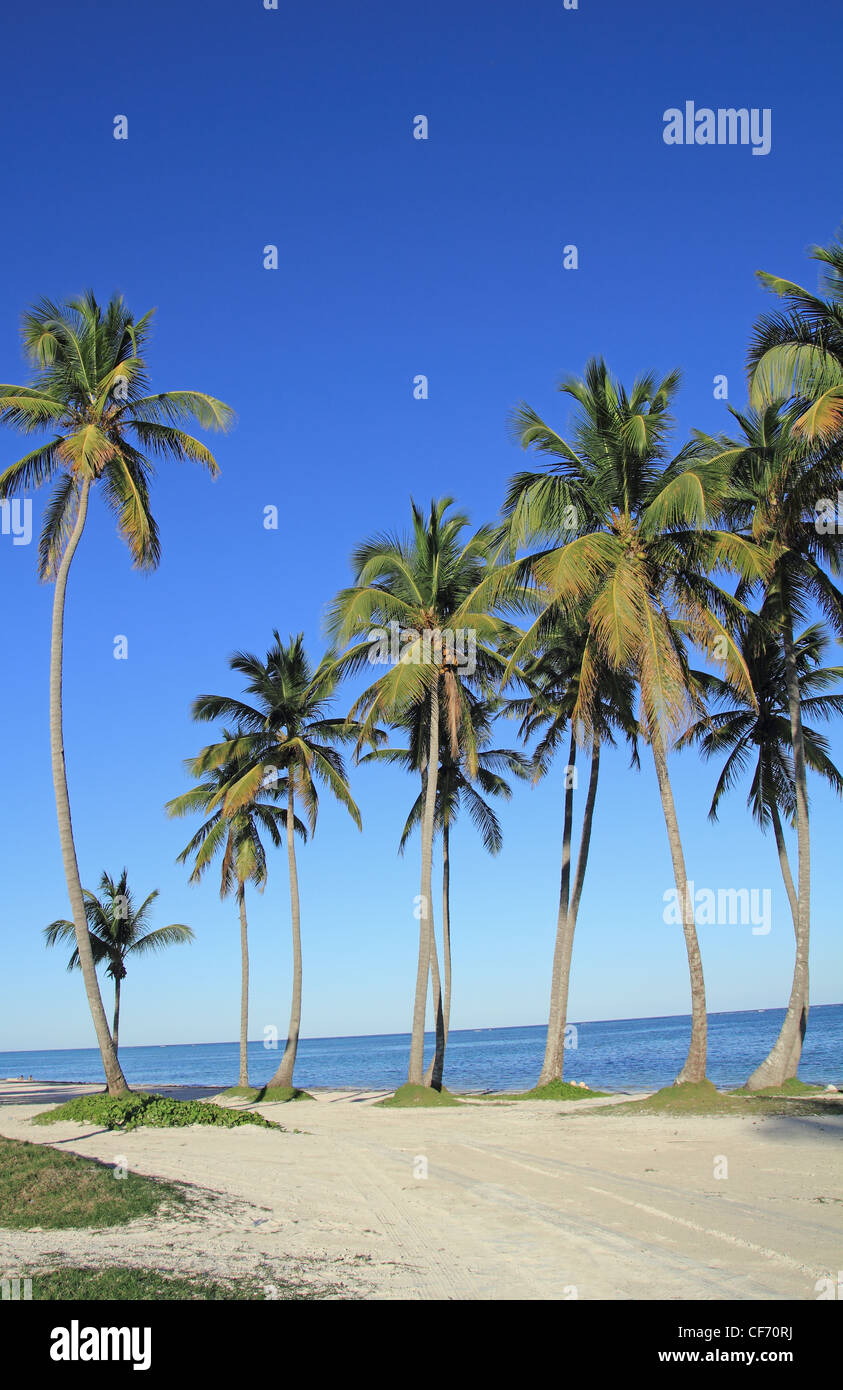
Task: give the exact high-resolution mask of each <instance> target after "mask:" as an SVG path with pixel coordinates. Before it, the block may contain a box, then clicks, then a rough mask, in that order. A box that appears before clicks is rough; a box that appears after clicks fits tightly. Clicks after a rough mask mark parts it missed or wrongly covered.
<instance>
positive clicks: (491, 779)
mask: <svg viewBox="0 0 843 1390" xmlns="http://www.w3.org/2000/svg"><path fill="white" fill-rule="evenodd" d="M461 697H462V706H463V708H462V713H461V717H460V723H459V753H458V756H457V757H456V758H455V757H454V755H453V752H452V750H451V747H450V745H449V744H445V745H444V746H442V747H441V748H440V750H439V773H438V777H437V785H436V810H435V816H434V833H435V834H436V833H440V834H441V836H442V958H443V967H444V968H443V977H444V986H442V984H441V983H440V979H439V969H438V959H437V952H436V951H435V950H433V951H432V953H431V959H430V967H431V977H432V979H431V983H432V986H433V1005H434V1013H435V1014H436V1015H438V1014H439V1012H440V1008H441V1015H442V1031H443V1035H444V1046H447V1043H448V1033H449V1031H450V1026H451V983H452V972H451V830H452V828H453V827H454V825H455V824H456V822H457V819H458V817H459V813H460V810H461V809H462V808H463V807H464V808H465V810H466V811H467V812H468V816H469V819H470V820H471V822H472V824H473V825H474V827H475V829H476V830H477V831H478V832H479V834H480V836H481V838H482V840H483V845H484V847H485V849H486V850H487V852H488V853H489V854H493V855H496V854H498V853H500V850H501V848H502V846H503V834H502V831H501V827H500V822H499V820H498V818H497V815H496V814H495V811H494V808H493V807H492V806H491V805H490V803H489V800H488V799H487V798H490V797H500V798H502V799H503V800H505V801H509V800H510V798H511V796H512V788H511V787H510V785H509V783H508V782H507V781H506V779H505V778H504V776H503V775H502V774H503V773H504V772H509V773H511V774H512V775H514V776H516V777H521V778H525V777H528V776H529V763H528V760H527V759H526V758H525V756H524V754H523V753H520V752H518V751H517V750H515V749H512V748H490V747H489V746H488V745H489V744H490V743H491V740H492V721H493V718H494V716H495V714H496V712H497V708H498V704H497V702H495V701H491V700H482V699H479V698H478V697H476V696H474V695H472V694H471V692H470V691H468V690H465V689H463V690H462V691H461ZM440 703H444V695H443V693H442V692H441V691H440ZM426 715H427V708H426V706H424V705H414V706H413V707H412V708H411V709H410V710H408V711H407V712H406V713H405V714H404V715H403V716H402V717H401V718H400V719H399V720H398V721H397V724H396V727H401V728H403V729H404V731H405V732H406V734H407V736H408V747H406V748H378V749H375V750H373V751H372V752H370V753H368V754H366V755H365V756H364V757H363V758H362V759H361V762H369V761H371V760H376V761H378V762H387V763H391V764H394V765H397V766H399V767H403V768H405V769H406V770H407V771H408V772H412V773H415V774H418V773H420V772H421V769H422V766H423V764H424V761H425V754H426V750H427V747H428V731H427V728H426V723H427V720H426ZM426 789H427V787H426V772H423V773H422V774H421V791H420V792H419V795H418V796H417V797H416V799H415V801H414V802H413V805H412V806H411V808H410V813H409V815H408V816H407V820H406V822H405V824H404V829H403V831H402V834H401V839H400V841H399V844H398V849H399V853H401V854H403V853H404V851H405V849H406V848H407V845H408V843H409V841H410V837H411V835H412V833H413V831H414V830H415V829H416V828H417V827H419V826H420V825H421V824H422V820H423V817H424V806H425V798H426ZM440 993H441V1000H440ZM434 1060H435V1059H434ZM433 1069H434V1061H431V1062H430V1064H429V1066H428V1070H427V1072H426V1073H425V1085H428V1086H429V1085H430V1084H431V1081H432V1079H433Z"/></svg>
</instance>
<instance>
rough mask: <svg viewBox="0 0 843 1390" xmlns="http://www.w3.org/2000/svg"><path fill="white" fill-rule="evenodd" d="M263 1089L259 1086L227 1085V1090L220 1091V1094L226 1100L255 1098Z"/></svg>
mask: <svg viewBox="0 0 843 1390" xmlns="http://www.w3.org/2000/svg"><path fill="white" fill-rule="evenodd" d="M262 1094H263V1091H262V1089H261V1087H260V1086H229V1088H228V1090H227V1091H221V1092H220V1095H221V1096H223V1097H224V1099H226V1100H251V1101H255V1100H257V1098H258V1096H260V1095H262Z"/></svg>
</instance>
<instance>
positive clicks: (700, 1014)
mask: <svg viewBox="0 0 843 1390" xmlns="http://www.w3.org/2000/svg"><path fill="white" fill-rule="evenodd" d="M650 747H651V748H652V750H653V762H654V763H655V765H656V777H657V779H658V784H659V792H660V794H661V802H662V811H663V813H664V822H665V825H666V826H667V838H668V842H669V844H670V857H671V860H672V861H673V879H674V882H675V884H676V892H677V894H678V896H679V901H680V903H681V904H682V930H683V932H684V934H685V949H686V951H687V953H688V970H689V972H690V976H691V1041H690V1044H689V1046H688V1056H687V1057H686V1058H685V1064H684V1066H683V1067H682V1070H681V1071H680V1073H679V1075H678V1076H677V1078H676V1081H675V1082H674V1085H677V1086H678V1085H681V1084H682V1083H683V1082H685V1081H691V1082H695V1081H704V1080H705V1067H706V1055H707V1050H708V1019H707V1017H706V1012H705V980H704V978H703V968H702V956H701V955H700V943H699V941H698V940H697V928H696V923H695V921H694V904H693V903H692V902H691V901H690V896H689V893H688V875H687V872H686V870H685V856H684V854H683V852H682V840H681V837H680V834H679V821H678V820H677V817H676V806H675V804H674V801H673V790H672V788H671V785H670V776H669V774H668V770H667V758H666V757H665V752H664V746H663V744H662V741H661V733H660V732H659V730H658V729H653V730H651V732H650Z"/></svg>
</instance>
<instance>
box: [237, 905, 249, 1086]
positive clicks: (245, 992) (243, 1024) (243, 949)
mask: <svg viewBox="0 0 843 1390" xmlns="http://www.w3.org/2000/svg"><path fill="white" fill-rule="evenodd" d="M237 905H238V907H239V909H240V1079H239V1081H238V1082H237V1084H238V1086H248V1085H249V933H248V925H247V922H246V886H245V884H243V883H238V885H237Z"/></svg>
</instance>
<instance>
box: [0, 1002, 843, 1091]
mask: <svg viewBox="0 0 843 1390" xmlns="http://www.w3.org/2000/svg"><path fill="white" fill-rule="evenodd" d="M783 1018H784V1010H783V1009H764V1010H759V1011H753V1012H751V1013H724V1014H711V1015H709V1020H708V1024H709V1063H708V1074H709V1076H710V1077H711V1080H712V1081H713V1082H714V1083H715V1085H718V1086H739V1085H742V1084H743V1082H744V1081H746V1079H747V1077H748V1076H749V1074H750V1072H751V1071H752V1070H753V1069H754V1068H755V1067H756V1066H757V1065H758V1063H759V1062H760V1061H762V1060H763V1058H764V1057H765V1056H766V1054H767V1052H768V1051H769V1049H770V1047H771V1046H772V1044H773V1042H774V1041H775V1038H776V1034H777V1033H778V1030H779V1027H780V1025H781V1022H782V1019H783ZM690 1031H691V1020H690V1017H689V1016H683V1015H678V1016H676V1017H673V1018H626V1019H610V1020H606V1021H603V1022H597V1023H581V1024H578V1025H577V1033H576V1041H577V1047H576V1048H570V1049H569V1050H568V1052H567V1054H566V1060H565V1075H566V1078H567V1079H568V1080H571V1081H585V1082H586V1083H587V1084H588V1085H589V1086H594V1087H598V1088H599V1089H600V1090H607V1091H612V1090H615V1091H629V1090H636V1089H640V1088H645V1089H650V1088H655V1087H658V1086H665V1085H668V1084H669V1083H670V1082H671V1081H673V1079H674V1077H675V1076H676V1073H677V1072H678V1070H679V1068H680V1067H681V1065H682V1062H683V1061H684V1059H685V1052H686V1050H687V1046H688V1038H689V1036H690ZM544 1038H545V1028H544V1027H542V1026H536V1027H528V1028H481V1029H455V1030H454V1031H453V1032H452V1033H451V1036H450V1038H449V1040H448V1053H447V1058H446V1067H445V1080H446V1083H447V1084H448V1085H449V1086H451V1087H452V1088H455V1089H457V1090H511V1089H523V1088H524V1087H527V1086H530V1085H532V1084H533V1083H534V1082H535V1080H536V1078H537V1076H538V1073H539V1067H540V1065H541V1059H542V1054H543V1051H544ZM430 1041H431V1043H432V1039H431V1040H430ZM409 1048H410V1038H409V1034H404V1033H395V1034H378V1035H374V1036H372V1037H361V1038H305V1039H303V1040H302V1041H301V1042H300V1044H299V1053H298V1062H297V1065H296V1082H297V1084H298V1085H299V1086H305V1087H310V1088H313V1087H318V1086H328V1087H350V1088H357V1087H359V1088H363V1089H365V1088H369V1089H381V1088H385V1087H390V1088H392V1087H395V1086H400V1085H401V1083H402V1082H403V1081H405V1080H406V1075H407V1059H408V1055H409ZM238 1056H239V1049H238V1047H237V1044H236V1043H234V1042H226V1043H191V1044H173V1045H172V1046H167V1047H124V1048H121V1049H120V1060H121V1062H122V1064H123V1069H124V1071H125V1073H126V1078H127V1080H128V1081H129V1082H130V1083H141V1082H149V1083H157V1084H159V1085H163V1084H164V1083H170V1084H172V1085H195V1086H199V1085H208V1086H230V1085H232V1084H233V1083H234V1082H236V1080H237V1070H238ZM279 1057H280V1053H279V1052H277V1051H272V1050H267V1049H265V1048H264V1046H263V1044H262V1043H259V1042H256V1043H250V1044H249V1069H250V1079H251V1081H252V1083H253V1084H257V1085H260V1084H262V1083H263V1082H266V1081H268V1080H269V1078H270V1076H271V1075H272V1074H273V1072H274V1071H275V1069H276V1067H277V1065H278V1061H279ZM799 1075H800V1077H801V1078H802V1080H803V1081H816V1082H822V1083H827V1082H834V1083H835V1084H841V1082H843V1004H825V1005H818V1006H816V1007H814V1008H813V1009H812V1010H811V1016H810V1020H809V1026H808V1033H807V1036H806V1039H805V1048H804V1051H803V1054H802V1065H801V1067H800V1071H799ZM18 1076H25V1077H29V1076H32V1077H34V1078H35V1080H36V1081H101V1080H102V1077H103V1073H102V1066H101V1064H100V1058H99V1053H98V1052H97V1051H96V1049H94V1048H85V1049H78V1050H75V1051H72V1050H68V1051H51V1052H0V1077H18Z"/></svg>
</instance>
